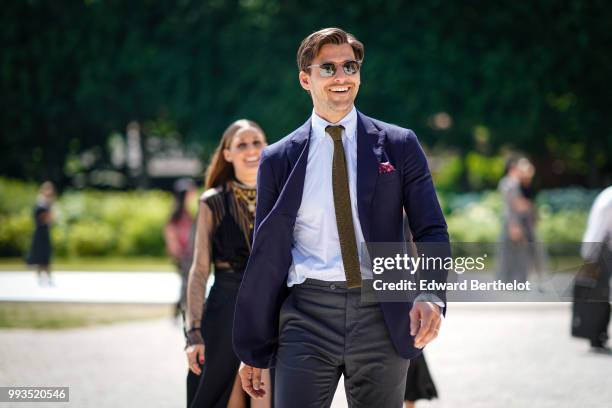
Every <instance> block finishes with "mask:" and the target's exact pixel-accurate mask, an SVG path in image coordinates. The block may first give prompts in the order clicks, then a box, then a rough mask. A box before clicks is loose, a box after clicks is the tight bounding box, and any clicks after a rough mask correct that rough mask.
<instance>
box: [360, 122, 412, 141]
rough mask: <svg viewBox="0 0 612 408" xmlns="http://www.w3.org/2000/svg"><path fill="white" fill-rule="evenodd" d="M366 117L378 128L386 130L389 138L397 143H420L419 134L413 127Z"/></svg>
mask: <svg viewBox="0 0 612 408" xmlns="http://www.w3.org/2000/svg"><path fill="white" fill-rule="evenodd" d="M366 119H368V120H370V121H371V122H372V124H373V125H374V126H375V127H376V128H377V129H379V130H384V131H385V134H386V136H387V139H388V140H391V141H393V142H396V143H409V144H413V143H415V142H416V143H418V139H417V136H416V134H415V133H414V131H413V130H412V129H408V128H404V127H401V126H398V125H396V124H394V123H387V122H383V121H382V120H378V119H374V118H369V117H367V116H366Z"/></svg>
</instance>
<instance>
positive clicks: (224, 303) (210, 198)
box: [186, 119, 271, 408]
mask: <svg viewBox="0 0 612 408" xmlns="http://www.w3.org/2000/svg"><path fill="white" fill-rule="evenodd" d="M265 146H266V138H265V135H264V132H263V131H262V129H261V127H260V126H259V125H258V124H257V123H255V122H253V121H250V120H246V119H242V120H238V121H236V122H234V123H232V124H231V125H230V126H229V127H228V128H227V129H226V130H225V132H224V133H223V137H222V138H221V141H220V143H219V146H218V147H217V149H216V151H215V153H214V154H213V156H212V158H211V161H210V165H209V166H208V169H207V170H206V180H205V189H206V191H205V192H204V194H202V196H201V198H200V204H199V212H198V217H197V226H196V237H195V248H194V250H195V252H194V259H193V264H192V265H191V269H190V271H189V280H188V286H187V316H186V330H187V348H186V352H187V360H188V364H189V369H190V371H189V373H188V377H187V404H188V406H189V407H193V408H205V407H226V406H227V407H232V408H236V407H246V406H248V403H249V401H248V400H247V397H248V396H247V394H246V393H245V392H244V391H243V390H242V387H241V385H240V380H239V377H238V376H237V373H238V368H239V365H240V360H239V359H238V357H237V356H236V354H235V353H234V350H233V348H232V324H233V319H234V308H235V303H236V296H237V294H238V288H239V286H240V282H241V281H242V275H243V271H244V269H245V267H246V263H247V260H248V257H249V254H250V252H251V244H252V239H253V228H254V219H255V204H256V194H257V193H256V183H257V170H258V168H259V159H260V154H261V150H262V149H263V148H264V147H265ZM211 266H213V267H214V284H213V286H212V288H211V290H210V294H209V296H208V298H207V299H205V293H206V282H207V280H208V277H209V275H210V271H211ZM264 381H265V384H266V387H267V389H268V397H267V398H266V399H262V400H257V401H254V400H253V401H250V406H251V407H269V406H270V397H269V396H270V395H271V389H270V385H271V384H270V379H269V373H267V372H266V378H265V380H264Z"/></svg>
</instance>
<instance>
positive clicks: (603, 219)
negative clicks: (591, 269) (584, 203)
mask: <svg viewBox="0 0 612 408" xmlns="http://www.w3.org/2000/svg"><path fill="white" fill-rule="evenodd" d="M582 242H584V244H583V245H582V249H581V255H582V258H583V259H585V260H586V261H589V262H596V261H597V258H598V257H599V252H600V250H601V249H602V246H604V245H607V246H608V248H609V249H610V251H612V186H610V187H608V188H606V189H605V190H604V191H602V192H601V193H600V194H599V195H598V196H597V198H596V199H595V202H594V203H593V207H592V208H591V212H590V214H589V221H588V224H587V229H586V231H585V233H584V237H583V238H582ZM594 242H601V245H596V244H593V243H594Z"/></svg>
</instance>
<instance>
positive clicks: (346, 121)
mask: <svg viewBox="0 0 612 408" xmlns="http://www.w3.org/2000/svg"><path fill="white" fill-rule="evenodd" d="M330 125H331V126H344V134H345V135H346V137H347V138H348V139H349V140H350V141H353V140H355V135H356V133H357V109H356V108H355V105H353V109H351V111H350V112H349V113H347V114H346V116H345V117H343V118H342V119H340V120H339V121H338V122H336V123H330V122H328V121H326V120H325V119H323V118H322V117H320V116H319V115H317V114H316V113H315V111H314V109H313V110H312V130H313V132H312V134H313V136H314V137H316V138H319V137H323V136H324V135H325V128H326V127H327V126H330Z"/></svg>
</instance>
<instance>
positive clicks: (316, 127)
mask: <svg viewBox="0 0 612 408" xmlns="http://www.w3.org/2000/svg"><path fill="white" fill-rule="evenodd" d="M311 121H312V130H311V135H310V142H309V143H310V146H309V150H308V161H307V165H306V177H305V179H304V192H303V194H302V203H301V205H300V209H299V210H298V213H297V217H296V220H295V228H294V230H293V248H292V250H291V252H292V255H293V263H292V264H291V267H290V268H289V275H288V277H287V286H293V285H295V284H299V283H302V282H304V281H305V280H306V279H307V278H310V279H319V280H323V281H346V276H345V274H344V264H343V262H342V253H341V251H340V240H339V237H338V227H337V224H336V212H335V207H334V192H333V188H332V161H333V156H334V142H333V140H332V138H331V137H330V136H329V135H328V134H327V133H325V128H326V127H327V126H330V125H332V126H339V125H340V126H343V127H344V131H343V132H342V144H343V145H344V152H345V157H346V166H347V173H348V182H349V191H350V196H351V212H352V214H353V226H354V227H355V239H356V241H357V253H358V255H359V260H360V265H361V275H362V278H364V279H365V278H371V277H372V273H371V271H369V270H368V268H366V267H365V265H366V263H365V262H364V260H365V259H366V258H365V256H366V255H365V253H364V251H365V248H364V246H363V245H362V243H363V242H364V238H363V233H362V231H361V223H360V222H359V213H358V211H357V110H356V109H355V107H354V106H353V109H352V110H351V111H350V113H348V114H347V115H346V116H345V117H344V118H343V119H341V120H340V121H339V122H337V123H329V122H327V121H326V120H325V119H323V118H321V117H320V116H318V115H317V114H316V113H315V112H314V111H313V113H312V119H311Z"/></svg>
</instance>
